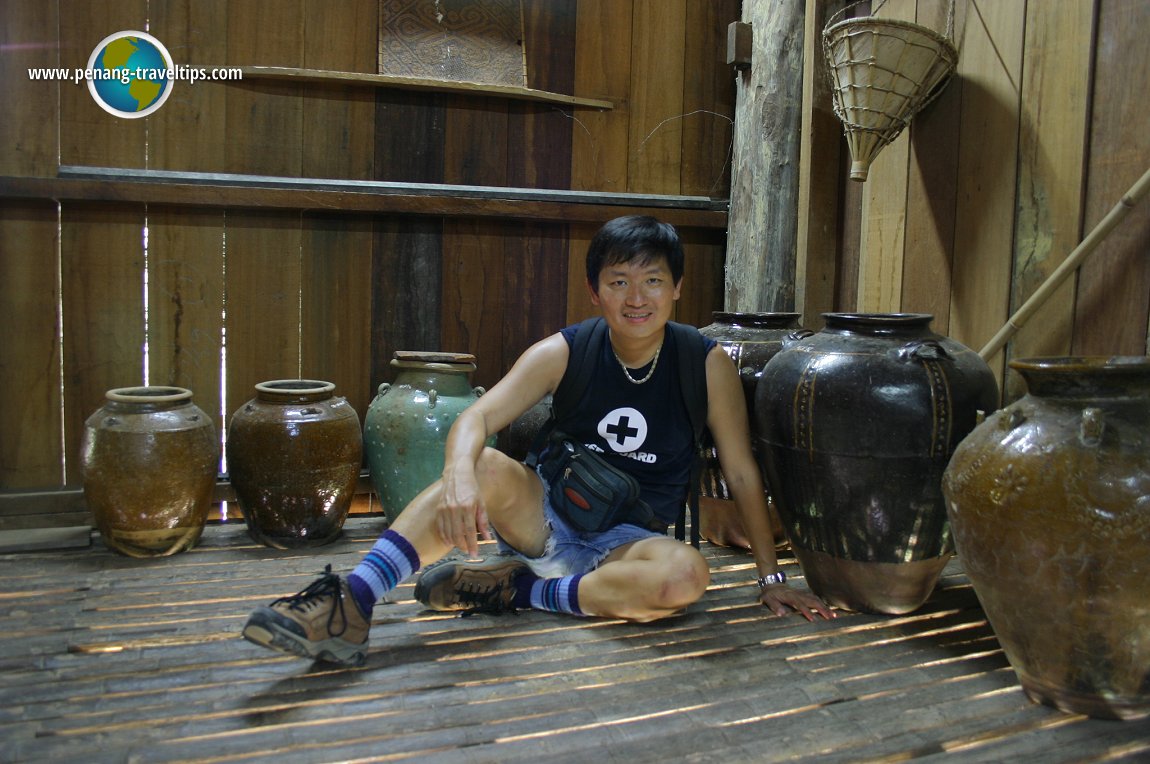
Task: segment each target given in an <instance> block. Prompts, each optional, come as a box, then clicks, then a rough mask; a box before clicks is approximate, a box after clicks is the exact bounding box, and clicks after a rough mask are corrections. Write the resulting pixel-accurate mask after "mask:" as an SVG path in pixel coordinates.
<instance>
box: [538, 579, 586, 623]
mask: <svg viewBox="0 0 1150 764" xmlns="http://www.w3.org/2000/svg"><path fill="white" fill-rule="evenodd" d="M581 578H583V576H582V575H578V576H563V577H562V578H540V579H538V580H537V581H535V583H533V584H531V607H533V608H535V609H536V610H546V611H548V612H551V613H570V614H571V615H583V611H582V610H580V609H579V579H581Z"/></svg>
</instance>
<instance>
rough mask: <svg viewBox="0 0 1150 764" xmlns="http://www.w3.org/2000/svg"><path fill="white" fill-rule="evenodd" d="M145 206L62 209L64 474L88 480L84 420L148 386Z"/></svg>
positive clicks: (75, 205) (73, 479) (74, 480)
mask: <svg viewBox="0 0 1150 764" xmlns="http://www.w3.org/2000/svg"><path fill="white" fill-rule="evenodd" d="M144 214H145V213H144V209H143V207H142V206H137V205H121V204H101V203H90V204H81V203H73V204H68V205H65V206H63V207H62V208H61V211H60V237H61V239H60V252H61V293H60V296H61V308H60V309H61V312H62V318H63V364H64V376H63V393H64V407H63V415H64V465H65V471H64V477H65V482H66V483H69V484H77V483H79V482H80V477H81V475H80V440H81V437H82V436H83V432H84V422H85V420H87V418H88V417H89V416H90V415H91V414H92V413H93V412H94V411H96V409H98V408H100V406H102V405H103V404H104V394H105V393H106V392H107V391H108V390H110V389H112V388H116V387H131V386H134V385H141V384H143V383H144V354H143V348H144V340H145V324H144Z"/></svg>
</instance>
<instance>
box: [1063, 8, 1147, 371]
mask: <svg viewBox="0 0 1150 764" xmlns="http://www.w3.org/2000/svg"><path fill="white" fill-rule="evenodd" d="M1097 24H1098V34H1097V38H1098V40H1099V41H1100V43H1099V45H1098V46H1097V48H1096V51H1095V57H1094V68H1093V93H1094V98H1093V99H1092V103H1093V107H1092V109H1091V124H1090V150H1089V163H1088V165H1087V167H1086V173H1087V177H1086V199H1085V215H1084V218H1083V222H1084V226H1083V231H1084V232H1088V231H1090V230H1091V229H1093V228H1094V226H1095V225H1097V224H1098V222H1099V221H1100V220H1101V219H1102V218H1103V217H1104V216H1105V215H1106V213H1108V212H1109V211H1110V210H1111V209H1112V208H1113V207H1114V205H1115V204H1116V203H1117V201H1118V199H1120V198H1121V197H1122V195H1123V194H1124V193H1125V192H1126V190H1127V189H1129V188H1130V186H1131V185H1132V184H1133V183H1134V182H1135V181H1136V180H1138V178H1139V177H1140V174H1141V173H1143V172H1145V170H1146V168H1147V167H1150V132H1147V131H1146V130H1144V129H1143V126H1144V125H1146V124H1148V123H1150V109H1148V106H1147V101H1146V98H1145V97H1144V93H1143V85H1144V83H1143V81H1142V80H1141V79H1140V78H1138V77H1133V76H1131V73H1132V72H1136V71H1143V72H1144V71H1147V70H1150V50H1148V49H1147V46H1146V45H1145V44H1144V32H1145V30H1146V29H1148V28H1150V26H1148V25H1150V5H1147V4H1146V3H1143V2H1139V1H1138V0H1102V2H1100V3H1099V7H1098V18H1097ZM1148 253H1150V207H1148V206H1147V204H1146V201H1145V200H1143V202H1142V204H1141V205H1139V206H1138V207H1135V208H1134V209H1133V210H1131V211H1130V212H1129V213H1128V214H1127V216H1126V218H1125V219H1124V220H1123V221H1122V222H1121V223H1120V224H1119V226H1118V227H1117V228H1115V229H1114V230H1113V231H1112V232H1111V233H1110V235H1109V236H1108V237H1107V239H1106V240H1105V241H1104V242H1102V243H1101V244H1099V245H1098V248H1097V249H1096V250H1094V253H1093V254H1092V255H1091V256H1090V257H1089V259H1087V261H1086V262H1085V263H1083V264H1082V266H1081V268H1080V269H1079V273H1078V291H1077V299H1076V303H1075V318H1074V341H1073V344H1072V347H1071V352H1072V353H1074V354H1077V355H1143V354H1147V353H1150V344H1148V339H1147V320H1148V319H1147V316H1148V314H1150V257H1148V256H1147V255H1148Z"/></svg>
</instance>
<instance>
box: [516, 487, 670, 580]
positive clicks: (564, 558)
mask: <svg viewBox="0 0 1150 764" xmlns="http://www.w3.org/2000/svg"><path fill="white" fill-rule="evenodd" d="M536 474H538V469H536ZM539 480H540V481H542V482H543V518H544V520H546V522H547V527H548V529H550V531H551V535H550V536H548V537H547V544H546V546H545V547H544V549H543V554H542V555H541V556H539V557H529V556H527V555H525V554H523V553H522V552H520V551H519V550H518V549H514V548H513V547H512V546H511V545H510V544H508V543H507V542H506V541H504V540H503V539H502V538H501V537H500V536H499V534H498V533H496V534H495V540H496V543H497V544H498V547H499V551H500V552H502V553H508V554H513V555H515V556H516V557H518V558H519V559H521V560H523V562H525V563H527V565H528V566H529V567H530V568H531V570H532V571H533V572H534V573H535V575H537V576H539V577H540V578H559V577H560V576H570V575H576V574H580V573H588V572H590V571H592V570H594V569H595V568H597V567H599V563H601V562H603V558H604V557H606V556H607V555H609V554H611V552H613V551H614V550H616V549H618V548H619V547H621V546H623V545H624V544H630V543H632V542H635V541H642V540H643V539H646V538H651V537H653V536H663V535H666V534H663V533H659V532H658V531H653V530H650V529H648V528H643V527H641V526H638V525H631V524H630V523H624V524H623V525H616V526H615V527H614V528H608V529H607V530H605V531H603V532H602V533H585V532H583V531H580V530H578V529H576V528H573V527H572V526H571V525H569V524H568V523H567V522H565V521H564V520H563V518H562V517H560V516H559V515H558V514H557V513H556V512H555V510H554V509H553V508H552V506H551V499H550V498H549V496H548V493H549V491H548V486H547V481H546V480H543V476H542V475H540V477H539Z"/></svg>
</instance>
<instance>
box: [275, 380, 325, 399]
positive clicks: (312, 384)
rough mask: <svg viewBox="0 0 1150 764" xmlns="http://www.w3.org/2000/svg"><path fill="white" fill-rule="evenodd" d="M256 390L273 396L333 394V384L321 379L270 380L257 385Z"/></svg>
mask: <svg viewBox="0 0 1150 764" xmlns="http://www.w3.org/2000/svg"><path fill="white" fill-rule="evenodd" d="M256 390H257V391H259V392H261V393H271V394H273V395H285V394H286V395H318V394H319V393H331V392H333V391H334V390H335V383H333V382H325V381H323V380H321V379H270V380H267V381H265V382H259V383H257V384H256Z"/></svg>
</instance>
